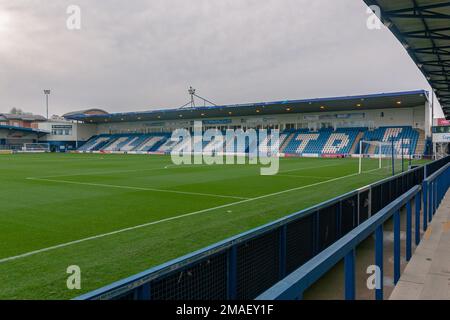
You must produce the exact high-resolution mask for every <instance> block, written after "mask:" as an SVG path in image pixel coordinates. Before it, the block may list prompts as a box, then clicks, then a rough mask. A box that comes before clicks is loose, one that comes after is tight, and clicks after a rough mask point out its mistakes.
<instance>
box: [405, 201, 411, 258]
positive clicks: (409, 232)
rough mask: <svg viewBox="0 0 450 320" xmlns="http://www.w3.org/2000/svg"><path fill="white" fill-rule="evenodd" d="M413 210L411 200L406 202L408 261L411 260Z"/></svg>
mask: <svg viewBox="0 0 450 320" xmlns="http://www.w3.org/2000/svg"><path fill="white" fill-rule="evenodd" d="M411 238H412V210H411V200H408V202H407V203H406V261H409V260H411V250H412V241H411Z"/></svg>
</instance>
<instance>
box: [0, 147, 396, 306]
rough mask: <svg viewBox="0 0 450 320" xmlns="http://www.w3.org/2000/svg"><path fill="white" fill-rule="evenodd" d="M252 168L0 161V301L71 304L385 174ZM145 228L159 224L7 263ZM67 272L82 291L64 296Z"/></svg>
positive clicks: (125, 158)
mask: <svg viewBox="0 0 450 320" xmlns="http://www.w3.org/2000/svg"><path fill="white" fill-rule="evenodd" d="M364 161H365V162H364V169H365V170H372V169H375V168H376V167H377V161H370V160H364ZM398 163H399V162H397V164H398ZM259 169H260V166H255V165H215V166H205V165H203V166H173V165H172V162H171V159H170V157H165V156H141V155H92V154H21V155H20V154H17V155H1V156H0V176H1V177H2V181H1V182H2V183H1V185H0V205H1V211H0V299H68V298H73V297H75V296H78V295H80V294H82V293H85V292H88V291H90V290H93V289H96V288H99V287H101V286H104V285H107V284H109V283H111V282H113V281H116V280H119V279H122V278H124V277H127V276H130V275H133V274H135V273H138V272H140V271H143V270H145V269H148V268H149V267H152V266H155V265H158V264H160V263H162V262H166V261H168V260H170V259H173V258H176V257H179V256H181V255H184V254H187V253H189V252H191V251H193V250H196V249H200V248H202V247H205V246H207V245H210V244H213V243H215V242H217V241H220V240H223V239H225V238H227V237H230V236H233V235H236V234H238V233H240V232H243V231H246V230H249V229H251V228H254V227H257V226H260V225H262V224H264V223H267V222H270V221H272V220H274V219H277V218H280V217H283V216H286V215H288V214H292V213H294V212H296V211H299V210H301V209H304V208H307V207H309V206H312V205H314V204H317V203H319V202H321V201H324V200H327V199H329V198H332V197H335V196H338V195H340V194H343V193H345V192H348V191H351V190H353V189H355V188H357V187H361V186H364V185H367V184H369V183H371V182H375V181H377V180H379V179H381V178H383V177H386V176H387V175H388V174H389V173H388V171H389V170H387V169H383V170H376V171H372V172H368V173H364V174H361V175H357V174H355V173H356V172H357V169H358V161H357V160H356V159H294V158H289V159H281V163H280V173H279V174H278V175H277V176H261V175H260V174H259V173H260V171H259ZM397 169H398V168H397ZM349 175H351V176H349ZM333 179H334V180H333ZM336 179H337V180H336ZM329 180H332V181H329ZM327 181H328V182H327ZM155 189H157V190H155ZM291 189H293V190H291ZM164 190H165V191H176V192H165V191H164ZM233 203H235V204H233ZM216 207H218V208H216ZM213 208H216V209H213ZM202 210H205V211H203V212H198V211H202ZM188 213H194V214H192V215H189V216H182V215H185V214H188ZM175 217H178V218H175ZM168 218H175V219H169V220H165V221H161V220H163V219H168ZM158 221H159V222H158ZM149 222H158V223H156V224H152V225H148V226H145V227H142V228H138V229H133V230H129V231H126V232H121V233H116V234H112V235H108V236H104V237H101V238H96V239H91V240H87V241H83V242H80V243H75V244H71V245H67V246H63V247H60V248H55V249H52V250H49V251H44V252H39V253H35V254H32V255H29V256H22V257H19V258H17V259H13V260H5V259H7V258H10V257H15V256H18V255H23V254H26V253H29V252H33V251H36V250H41V249H44V248H49V247H53V246H56V245H59V244H65V243H68V242H71V241H76V240H80V239H85V238H88V237H93V236H96V235H101V234H105V233H109V232H113V231H117V230H121V229H124V228H129V227H133V226H138V225H142V224H146V223H149ZM69 265H78V266H80V268H81V274H82V290H78V291H71V290H68V289H67V287H66V279H67V276H68V275H67V274H66V268H67V267H68V266H69Z"/></svg>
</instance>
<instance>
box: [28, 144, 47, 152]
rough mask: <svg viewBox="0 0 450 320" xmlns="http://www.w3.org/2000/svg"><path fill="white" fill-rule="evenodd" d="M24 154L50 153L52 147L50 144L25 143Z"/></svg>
mask: <svg viewBox="0 0 450 320" xmlns="http://www.w3.org/2000/svg"><path fill="white" fill-rule="evenodd" d="M22 151H23V152H50V145H49V144H48V143H24V144H23V147H22Z"/></svg>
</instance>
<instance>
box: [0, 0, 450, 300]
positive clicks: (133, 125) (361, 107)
mask: <svg viewBox="0 0 450 320" xmlns="http://www.w3.org/2000/svg"><path fill="white" fill-rule="evenodd" d="M365 2H366V3H367V5H376V6H378V7H379V8H381V9H380V10H381V12H382V15H381V17H382V19H381V21H382V22H383V23H384V25H386V26H388V28H389V29H390V30H391V31H392V32H393V34H394V35H395V36H396V37H397V39H398V40H399V41H400V42H401V43H402V44H403V45H404V47H405V48H406V49H407V50H408V52H409V53H410V56H411V57H412V58H413V60H414V61H415V62H416V63H417V65H418V66H419V67H420V69H421V71H422V73H423V74H424V75H425V77H426V78H427V80H428V81H429V83H430V85H431V89H432V90H431V91H430V90H429V89H420V90H410V91H395V90H392V91H390V92H361V94H359V95H348V96H331V95H326V94H324V95H323V96H322V97H319V98H313V99H311V98H302V97H298V99H297V100H290V99H287V100H282V101H270V102H254V103H242V104H225V105H220V104H219V105H217V104H214V103H212V102H210V101H209V100H207V99H205V98H202V97H200V96H199V95H198V94H197V93H196V90H195V89H194V88H192V87H190V88H189V91H188V93H189V98H190V100H189V102H188V103H187V104H185V105H184V106H182V107H174V108H151V109H149V110H148V111H134V110H133V109H132V107H129V108H127V110H128V111H125V112H109V111H108V110H107V109H106V108H85V109H81V110H75V109H73V110H74V111H70V112H68V113H65V114H64V115H62V116H61V117H54V118H49V117H48V115H47V117H43V116H36V115H31V114H12V113H0V171H1V177H2V182H3V183H2V184H1V185H0V189H1V192H0V194H1V199H2V201H1V212H0V299H2V300H3V299H5V300H9V299H19V300H23V299H32V300H40V299H50V300H61V299H76V300H157V301H158V300H178V301H189V300H207V301H208V300H209V301H211V300H220V301H224V300H255V299H256V300H300V299H349V300H353V299H368V300H372V299H377V300H383V299H386V300H387V299H389V298H391V299H445V298H447V299H450V296H448V292H449V291H448V290H447V291H445V290H446V288H447V289H448V281H447V282H446V281H443V280H442V279H444V278H445V279H447V278H448V269H446V270H447V271H445V266H447V267H448V263H449V256H450V252H449V251H448V247H446V244H448V243H449V241H450V238H449V236H448V235H449V233H447V232H446V230H447V229H448V228H447V227H446V226H447V224H448V222H447V221H448V220H447V218H448V219H450V216H449V210H448V207H449V196H448V194H447V190H448V188H449V186H450V156H449V153H450V150H449V142H450V140H449V132H450V130H449V129H450V122H449V121H448V120H446V119H445V116H447V118H448V116H449V115H450V114H449V113H448V111H449V110H450V109H449V108H450V107H449V106H448V92H449V91H448V90H449V89H448V86H449V82H448V68H449V66H448V60H447V58H445V57H446V56H448V47H449V36H448V32H449V30H450V29H449V26H448V20H447V22H445V21H443V20H442V19H443V17H445V19H448V17H449V14H450V3H449V2H444V1H406V0H405V1H396V4H395V5H394V4H392V2H389V1H365ZM412 3H414V6H413V7H411V4H412ZM404 15H411V16H410V17H408V18H407V19H405V17H404ZM424 15H426V18H424ZM433 15H435V17H434V18H431V17H429V16H433ZM428 20H430V21H431V22H429V21H428ZM405 21H406V22H405ZM430 30H431V31H430ZM432 30H435V31H432ZM419 35H420V37H419ZM429 43H432V45H433V47H432V48H431V49H429V50H428V49H426V47H427V46H429ZM444 52H445V54H444ZM443 57H444V58H443ZM324 92H326V90H324ZM45 94H46V97H47V99H48V95H49V94H50V91H49V90H48V91H47V90H46V92H45ZM435 96H436V97H437V98H435ZM438 103H439V105H438ZM441 107H442V111H443V113H444V118H437V117H436V112H437V111H436V110H437V109H438V108H439V109H441ZM47 108H48V100H47ZM180 159H182V160H183V161H181V162H180V161H178V162H177V160H180ZM269 168H271V169H272V168H275V169H274V171H271V172H269V173H266V174H265V173H263V172H264V170H267V169H269ZM446 194H447V196H446ZM446 223H447V224H446ZM446 228H447V229H446ZM431 261H432V262H431ZM426 263H428V264H427V268H428V269H430V270H433V271H428V269H426V268H425V266H424V264H426ZM371 267H373V269H370V268H371ZM424 268H425V269H426V270H425V269H424ZM418 269H420V270H419V271H417V270H418ZM368 270H373V271H372V272H368ZM424 270H425V271H424ZM414 272H419V275H417V274H416V273H414ZM427 272H432V274H433V278H432V279H429V278H428V277H429V273H427ZM372 273H373V274H374V278H373V283H374V286H373V287H370V286H369V285H368V283H369V280H367V278H368V277H369V276H371V274H372ZM419 278H420V279H419ZM411 279H415V280H414V281H413V280H411ZM417 279H419V280H417ZM439 279H441V280H442V281H441V283H438V282H439V281H440V280H439ZM447 280H448V279H447ZM412 287H413V288H414V290H413V289H411V288H412ZM439 294H440V295H441V296H439Z"/></svg>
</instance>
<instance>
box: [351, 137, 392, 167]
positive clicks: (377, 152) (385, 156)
mask: <svg viewBox="0 0 450 320" xmlns="http://www.w3.org/2000/svg"><path fill="white" fill-rule="evenodd" d="M396 153H397V152H396V149H395V147H394V145H393V143H392V142H383V141H364V140H361V141H360V142H359V173H360V174H361V173H365V172H378V171H379V172H380V173H382V174H386V173H392V174H395V171H396V170H395V168H396V165H397V163H396V162H397V160H396V157H397V155H396Z"/></svg>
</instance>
